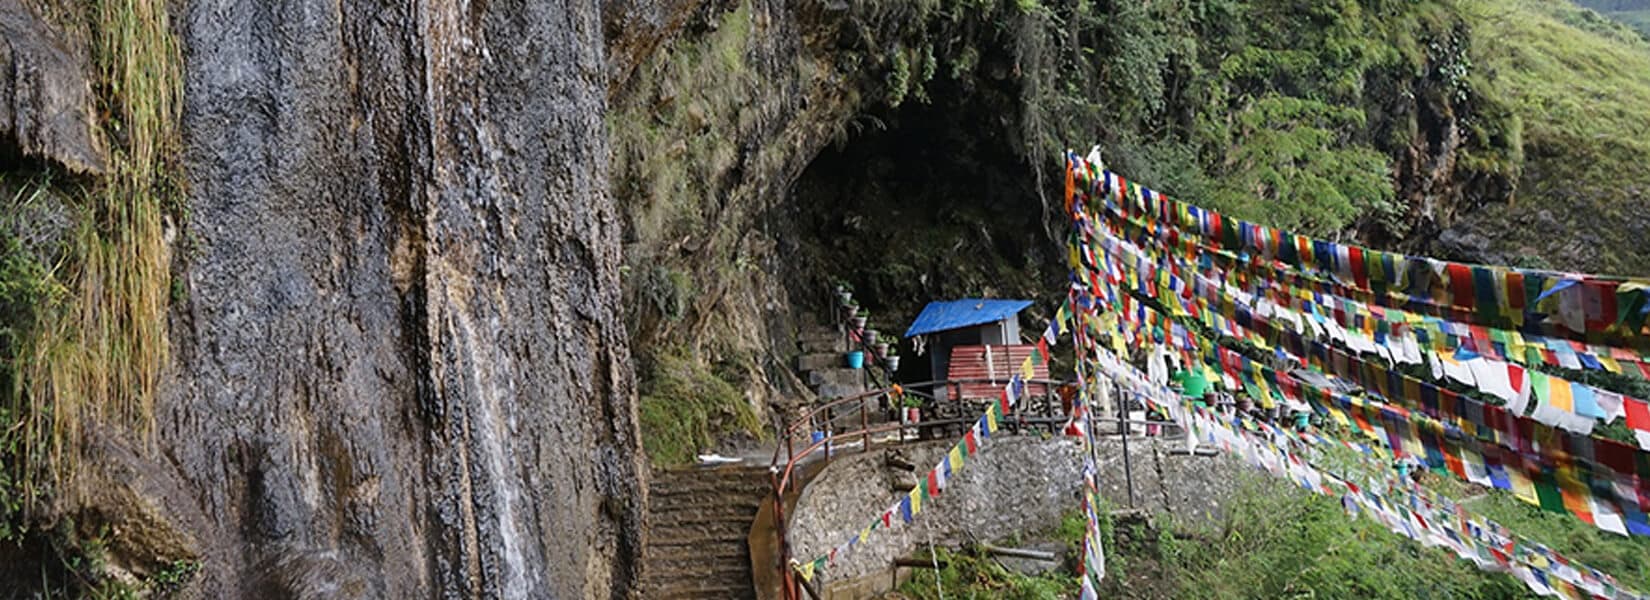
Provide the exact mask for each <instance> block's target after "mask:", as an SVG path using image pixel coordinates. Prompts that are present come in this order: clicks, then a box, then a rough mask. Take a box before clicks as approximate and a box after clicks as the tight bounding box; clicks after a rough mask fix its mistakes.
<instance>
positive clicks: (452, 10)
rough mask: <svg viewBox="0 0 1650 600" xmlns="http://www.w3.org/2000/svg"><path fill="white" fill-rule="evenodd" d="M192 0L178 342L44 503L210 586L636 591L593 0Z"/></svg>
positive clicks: (182, 31) (491, 592) (486, 593)
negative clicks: (177, 564)
mask: <svg viewBox="0 0 1650 600" xmlns="http://www.w3.org/2000/svg"><path fill="white" fill-rule="evenodd" d="M0 6H5V10H4V11H0V17H3V18H4V19H3V20H4V21H5V22H6V23H7V24H8V26H9V24H10V22H11V21H10V17H11V13H12V12H14V11H18V10H28V9H25V8H22V7H19V6H17V5H16V4H15V3H14V2H12V1H11V0H8V1H7V2H0ZM179 10H180V12H178V13H176V14H175V17H176V18H175V20H174V25H175V31H176V33H177V35H178V37H179V39H180V41H181V42H182V45H183V47H184V48H185V51H184V53H183V57H182V58H183V65H182V67H183V69H182V70H183V72H184V73H186V79H185V81H184V90H183V98H184V106H183V109H182V122H181V134H182V135H181V137H182V142H183V148H182V152H181V164H182V170H183V175H184V176H185V178H186V179H187V181H188V183H189V187H188V192H187V195H186V197H185V199H184V207H183V212H184V213H185V214H187V217H188V223H187V228H186V229H185V230H184V231H185V232H184V235H183V236H182V238H181V239H179V240H178V244H179V246H178V247H179V248H180V251H179V253H178V258H179V260H178V261H177V263H176V264H175V265H174V277H175V279H176V281H177V283H176V284H174V286H173V288H174V293H173V294H172V300H173V301H172V308H171V334H170V340H171V346H172V357H173V359H172V360H171V361H170V362H169V364H168V365H167V366H166V368H165V370H164V372H163V377H162V380H161V383H160V385H159V391H158V398H157V399H156V401H155V404H154V428H153V432H152V447H150V446H148V445H145V444H142V443H138V442H132V443H127V442H123V441H121V440H122V439H126V440H136V439H138V436H136V435H132V434H130V433H129V432H127V431H126V430H125V429H123V428H122V427H121V426H119V425H118V424H106V426H103V427H102V428H101V429H99V430H98V433H97V435H95V436H90V437H98V438H103V439H104V440H106V441H103V442H99V443H95V444H89V445H88V447H87V449H86V450H85V451H86V453H87V454H86V456H85V459H84V460H83V461H81V464H83V465H86V468H83V469H79V470H77V473H78V476H79V477H80V478H81V479H80V481H81V485H80V486H78V487H79V488H80V489H84V490H91V493H84V494H80V495H78V496H74V497H71V496H70V495H68V494H67V493H64V494H63V495H61V496H59V497H58V498H55V499H54V500H55V502H56V503H57V509H58V510H59V511H60V513H61V514H63V515H65V516H68V517H77V518H78V519H79V520H81V521H89V520H99V521H102V522H103V523H104V524H109V523H113V524H114V525H115V527H114V529H113V531H112V532H111V533H109V534H108V536H107V539H106V540H104V542H103V543H104V544H106V546H107V548H108V555H109V559H110V561H111V562H113V563H116V564H118V565H121V566H124V567H129V568H130V569H131V570H133V571H135V572H136V573H137V574H138V575H142V574H144V573H145V572H151V571H152V570H153V568H154V567H155V565H156V564H157V563H158V564H166V563H168V562H169V561H173V560H181V559H190V558H198V560H199V561H200V568H201V574H200V575H199V576H198V578H197V579H196V580H195V582H194V583H193V584H192V585H190V586H189V587H188V588H186V589H187V590H188V593H189V594H191V595H194V596H196V597H204V598H220V597H270V598H325V597H352V598H353V597H361V598H368V597H370V598H382V597H448V598H460V597H503V598H549V597H554V598H608V597H627V596H629V595H630V594H631V593H632V592H633V586H634V583H635V580H636V571H637V569H638V568H639V565H638V564H637V560H636V553H637V551H638V548H639V547H640V539H641V535H642V526H641V508H642V506H643V501H644V497H643V494H642V490H643V489H644V488H645V486H644V485H643V480H644V478H645V477H644V472H643V470H642V468H641V466H640V465H641V463H640V454H639V449H638V442H637V433H636V429H635V408H634V405H633V397H634V385H633V383H632V373H631V368H630V364H629V350H628V347H627V344H626V336H625V335H624V330H623V324H622V322H621V320H620V318H619V295H618V287H619V286H618V264H619V260H618V238H619V229H618V217H617V213H616V211H615V208H614V205H613V202H612V200H611V199H610V197H609V195H608V193H607V188H606V181H607V176H608V170H607V144H606V136H605V135H604V131H603V123H602V121H601V115H602V114H603V112H604V110H605V106H606V95H605V91H606V85H607V77H606V70H605V62H604V56H605V55H604V48H603V44H602V39H601V21H600V14H599V11H598V8H597V5H596V4H595V3H594V2H552V3H529V2H513V1H507V2H492V3H488V4H485V5H470V4H446V5H439V6H437V5H422V4H416V5H415V4H399V5H382V4H365V3H350V2H345V3H344V4H329V3H322V2H298V3H296V4H285V5H280V6H275V5H268V4H263V3H257V2H241V1H237V0H227V1H222V2H191V3H188V4H187V5H180V6H179ZM9 31H10V30H9V29H8V35H7V38H6V39H7V42H8V45H10V43H11V40H12V39H13V38H12V36H11V35H10V33H9ZM60 43H64V44H67V43H68V42H66V41H61V40H60ZM33 47H34V46H29V47H24V48H22V51H23V52H22V53H20V52H19V51H18V50H16V49H14V50H13V52H12V54H11V55H10V56H9V57H8V58H11V59H12V60H14V61H15V60H18V58H17V57H18V56H24V57H27V56H29V55H28V54H27V52H32V51H33V50H31V49H30V48H33ZM47 56H52V55H49V54H48V55H47ZM32 66H33V68H34V69H36V70H42V69H43V70H46V71H48V75H63V76H66V77H70V78H74V79H76V80H78V81H84V79H85V77H86V74H85V73H84V72H79V71H77V70H75V69H69V68H63V69H59V70H58V71H57V72H52V71H51V70H52V69H54V68H57V67H56V66H55V65H54V64H52V63H47V62H36V63H33V64H32ZM24 72H25V73H28V72H32V71H28V70H25V71H24ZM37 81H45V82H47V83H50V82H52V81H53V80H52V79H50V78H49V77H48V78H45V79H37ZM31 85H33V86H34V87H33V89H48V90H56V89H71V90H72V89H74V86H67V88H63V87H62V86H59V87H50V86H42V85H40V84H31ZM13 87H14V88H17V89H23V88H18V86H13ZM14 112H15V111H14ZM19 114H22V113H19ZM11 122H12V121H8V123H11ZM16 122H19V123H25V124H28V123H33V122H32V121H25V120H19V121H16ZM48 124H49V123H48ZM68 124H69V125H73V124H74V123H72V122H70V123H68ZM59 129H61V130H62V131H67V132H69V134H72V133H73V132H74V131H75V130H74V129H73V128H67V129H65V128H63V127H59ZM59 129H37V128H32V125H31V128H30V129H18V130H16V131H15V132H8V133H12V135H13V136H14V137H20V138H21V139H22V140H23V141H24V142H28V143H24V144H22V145H21V150H22V151H23V152H31V151H33V150H34V149H35V148H46V149H47V150H51V149H52V148H53V146H51V144H50V142H51V140H53V139H55V138H52V137H50V136H44V137H43V134H41V133H39V132H41V131H44V132H45V133H47V134H52V133H54V132H57V131H59ZM61 135H68V134H61ZM41 140H44V141H41ZM71 156H72V155H71ZM82 162H83V163H86V164H94V161H92V160H91V159H83V160H82ZM71 166H73V165H71ZM133 448H136V449H133ZM111 488H112V491H109V492H107V493H104V492H101V491H98V490H107V489H111ZM156 540H162V541H165V542H167V544H158V543H157V542H156ZM13 583H17V584H18V585H22V584H23V581H18V582H7V583H6V586H5V587H9V586H11V585H12V584H13Z"/></svg>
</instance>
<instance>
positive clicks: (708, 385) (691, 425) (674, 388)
mask: <svg viewBox="0 0 1650 600" xmlns="http://www.w3.org/2000/svg"><path fill="white" fill-rule="evenodd" d="M640 376H641V394H640V395H641V406H640V409H639V414H640V416H641V429H642V447H643V449H645V450H646V451H647V457H648V460H650V461H651V462H652V463H653V464H655V465H660V466H674V465H683V464H690V463H692V462H693V461H694V458H695V455H696V454H698V452H699V451H700V450H701V449H704V448H707V447H709V446H712V445H715V444H716V442H717V438H718V437H719V436H721V435H724V434H727V433H730V432H744V433H747V434H750V435H752V436H755V437H761V436H762V435H763V434H764V430H763V428H762V423H761V421H759V420H758V419H757V417H756V411H755V410H754V409H753V408H751V406H750V403H748V402H746V401H745V398H744V396H743V394H741V392H740V389H741V388H739V387H737V386H735V385H734V383H732V382H730V381H728V380H729V379H732V377H729V376H724V375H722V374H718V373H716V372H715V371H714V370H712V369H710V368H708V367H706V366H705V365H704V364H702V363H701V362H700V361H698V360H696V359H694V358H692V357H690V356H688V355H687V353H686V352H685V351H682V350H680V349H676V350H666V351H660V352H654V353H651V356H650V358H649V360H648V361H647V363H646V364H645V365H644V367H643V368H642V369H641V372H640Z"/></svg>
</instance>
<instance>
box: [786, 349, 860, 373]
mask: <svg viewBox="0 0 1650 600" xmlns="http://www.w3.org/2000/svg"><path fill="white" fill-rule="evenodd" d="M846 364H848V359H847V358H845V357H843V355H842V353H841V352H818V353H812V354H803V355H801V356H798V357H796V370H797V371H798V372H802V373H806V372H808V371H818V370H822V369H839V368H842V367H843V366H844V365H846Z"/></svg>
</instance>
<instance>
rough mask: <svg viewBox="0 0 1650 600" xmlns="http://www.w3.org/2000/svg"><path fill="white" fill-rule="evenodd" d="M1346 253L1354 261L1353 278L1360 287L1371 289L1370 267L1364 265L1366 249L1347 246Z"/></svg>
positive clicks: (1361, 288)
mask: <svg viewBox="0 0 1650 600" xmlns="http://www.w3.org/2000/svg"><path fill="white" fill-rule="evenodd" d="M1346 255H1347V259H1348V260H1349V261H1350V262H1351V263H1352V280H1353V281H1355V282H1357V283H1358V289H1360V290H1367V289H1369V269H1368V268H1367V267H1366V266H1365V265H1364V249H1363V248H1359V247H1357V246H1347V249H1346Z"/></svg>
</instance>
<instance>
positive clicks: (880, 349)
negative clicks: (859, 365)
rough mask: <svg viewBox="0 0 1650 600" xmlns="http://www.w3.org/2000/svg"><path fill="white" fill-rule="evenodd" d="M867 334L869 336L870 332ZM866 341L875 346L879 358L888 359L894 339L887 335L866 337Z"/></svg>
mask: <svg viewBox="0 0 1650 600" xmlns="http://www.w3.org/2000/svg"><path fill="white" fill-rule="evenodd" d="M867 334H869V330H867ZM865 339H866V340H869V341H871V342H872V343H873V344H875V346H873V347H874V348H876V351H877V356H878V357H881V358H888V346H889V345H890V344H889V342H891V341H892V340H893V338H891V337H888V336H885V335H866V336H865Z"/></svg>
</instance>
